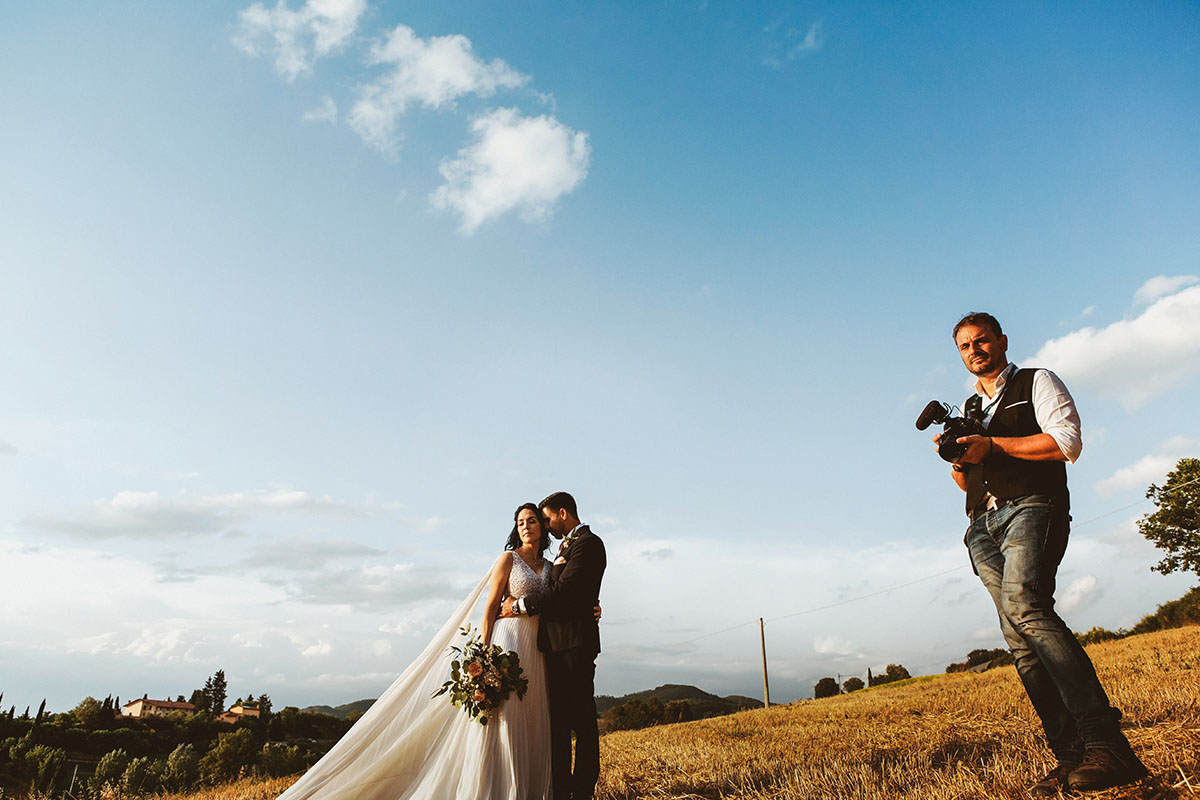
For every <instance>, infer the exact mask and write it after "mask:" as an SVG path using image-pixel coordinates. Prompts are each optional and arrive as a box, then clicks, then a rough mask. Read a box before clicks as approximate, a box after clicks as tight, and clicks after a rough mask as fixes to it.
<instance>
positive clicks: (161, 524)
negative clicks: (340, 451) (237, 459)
mask: <svg viewBox="0 0 1200 800" xmlns="http://www.w3.org/2000/svg"><path fill="white" fill-rule="evenodd" d="M300 512H302V513H305V514H340V515H349V516H357V515H359V514H361V512H359V511H357V510H356V509H354V508H353V507H352V506H350V505H347V504H345V503H341V502H338V501H336V500H334V499H333V498H331V497H328V496H320V497H318V496H315V495H311V494H309V493H308V492H302V491H295V490H288V489H275V490H269V491H268V490H264V491H252V492H233V493H229V494H216V495H196V494H191V493H189V492H180V493H179V494H176V495H171V496H165V495H161V494H159V493H158V492H137V491H122V492H117V494H116V495H114V496H113V497H112V498H109V499H106V500H97V501H96V502H94V503H92V505H91V506H90V507H89V508H87V509H86V510H84V511H81V512H79V513H77V514H75V515H72V516H51V515H45V516H35V517H31V518H29V519H28V520H26V523H25V524H26V525H28V526H30V527H34V528H39V529H42V530H48V531H54V532H57V533H62V534H66V535H68V536H72V537H80V538H87V539H106V538H131V539H141V538H156V537H161V536H183V535H196V534H217V533H223V532H227V531H230V530H231V529H232V528H233V527H234V526H235V525H236V524H237V523H238V522H239V521H241V520H244V519H246V518H248V517H252V516H256V515H263V514H281V513H300Z"/></svg>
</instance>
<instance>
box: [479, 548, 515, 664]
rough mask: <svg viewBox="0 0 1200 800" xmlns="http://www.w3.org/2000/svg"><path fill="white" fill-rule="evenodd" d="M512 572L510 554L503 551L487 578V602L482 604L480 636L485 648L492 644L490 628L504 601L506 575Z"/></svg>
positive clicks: (506, 585) (506, 583)
mask: <svg viewBox="0 0 1200 800" xmlns="http://www.w3.org/2000/svg"><path fill="white" fill-rule="evenodd" d="M510 572H512V553H511V552H509V551H508V550H505V551H504V552H503V553H501V554H500V557H499V558H498V559H496V563H495V564H493V565H492V573H491V575H489V576H488V589H487V602H485V603H484V604H483V631H482V632H481V634H480V635H481V636H482V638H483V644H484V646H485V647H486V646H487V645H490V644H491V643H492V628H494V627H495V625H496V617H497V616H498V615H499V614H500V601H501V600H503V599H504V590H505V589H506V588H508V574H509V573H510Z"/></svg>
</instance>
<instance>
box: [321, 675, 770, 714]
mask: <svg viewBox="0 0 1200 800" xmlns="http://www.w3.org/2000/svg"><path fill="white" fill-rule="evenodd" d="M651 697H657V698H658V699H659V701H660V702H662V704H663V705H666V704H667V703H669V702H671V701H672V700H686V701H687V702H688V704H689V705H690V706H691V707H692V718H693V719H704V718H706V717H719V716H722V715H724V714H732V713H733V712H735V711H742V710H744V709H747V708H761V707H762V701H761V700H756V699H755V698H753V697H743V696H742V695H737V694H732V695H729V696H728V697H718V696H717V695H715V694H709V693H708V692H706V691H704V690H703V689H698V688H696V687H695V686H686V685H682V684H678V683H667V684H663V685H662V686H659V687H658V688H655V689H645V690H643V691H640V692H633V693H631V694H626V695H621V696H620V697H613V696H611V695H607V694H601V695H596V712H597V713H599V714H603V713H604V712H605V711H607V710H608V709H610V708H612V707H613V706H619V705H621V704H622V703H628V702H629V701H630V700H641V701H643V702H645V701H646V700H649V699H650V698H651ZM374 702H375V701H374V700H371V699H365V700H355V701H354V702H353V703H345V704H343V705H340V706H324V705H321V706H307V707H305V708H302V709H300V710H301V711H315V712H317V713H318V714H328V715H329V716H331V717H337V718H338V719H345V718H346V717H347V716H348V715H349V714H350V712H352V711H358V712H360V713H362V712H365V711H366V710H367V709H368V708H370V707H371V706H372V704H374Z"/></svg>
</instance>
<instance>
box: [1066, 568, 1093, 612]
mask: <svg viewBox="0 0 1200 800" xmlns="http://www.w3.org/2000/svg"><path fill="white" fill-rule="evenodd" d="M1100 595H1101V591H1100V589H1099V587H1098V584H1097V583H1096V578H1095V576H1093V575H1084V576H1083V577H1082V578H1076V579H1075V580H1073V581H1071V583H1070V585H1069V586H1067V589H1066V591H1065V592H1063V593H1062V595H1061V596H1060V597H1059V600H1058V607H1059V609H1061V610H1062V611H1068V612H1069V611H1075V610H1076V609H1080V608H1084V607H1085V606H1087V605H1088V604H1089V603H1091V602H1093V601H1095V600H1098V599H1100Z"/></svg>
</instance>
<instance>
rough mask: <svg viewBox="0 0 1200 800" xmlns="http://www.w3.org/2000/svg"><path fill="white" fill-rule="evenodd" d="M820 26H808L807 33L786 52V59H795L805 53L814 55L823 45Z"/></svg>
mask: <svg viewBox="0 0 1200 800" xmlns="http://www.w3.org/2000/svg"><path fill="white" fill-rule="evenodd" d="M822 27H823V26H822V24H821V23H820V22H814V23H813V24H812V25H809V26H808V32H807V33H805V34H804V38H803V39H801V40H800V41H799V42H798V43H797V44H796V45H794V46H793V47H792V48H791V49H790V50H789V51H788V58H797V57H799V56H801V55H803V54H805V53H815V52H816V51H818V50H820V49H821V46H822V45H824V44H825V34H824V32H823V31H822V30H821V29H822Z"/></svg>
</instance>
